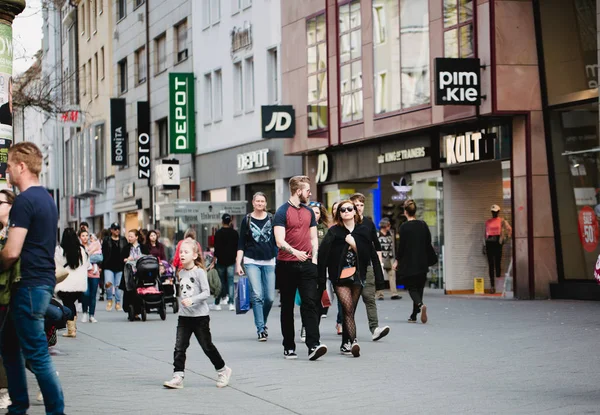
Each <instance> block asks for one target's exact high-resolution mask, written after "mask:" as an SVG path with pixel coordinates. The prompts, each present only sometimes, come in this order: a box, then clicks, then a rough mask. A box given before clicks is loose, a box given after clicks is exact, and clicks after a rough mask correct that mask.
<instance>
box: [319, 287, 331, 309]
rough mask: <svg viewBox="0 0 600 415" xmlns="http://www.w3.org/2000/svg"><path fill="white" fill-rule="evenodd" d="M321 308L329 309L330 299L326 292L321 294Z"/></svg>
mask: <svg viewBox="0 0 600 415" xmlns="http://www.w3.org/2000/svg"><path fill="white" fill-rule="evenodd" d="M321 306H323V307H331V298H330V297H329V293H328V292H327V290H323V294H322V295H321Z"/></svg>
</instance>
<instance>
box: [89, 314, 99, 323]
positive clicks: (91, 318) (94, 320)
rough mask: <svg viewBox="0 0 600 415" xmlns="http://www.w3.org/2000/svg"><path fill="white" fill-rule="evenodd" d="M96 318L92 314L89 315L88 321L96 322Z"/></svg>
mask: <svg viewBox="0 0 600 415" xmlns="http://www.w3.org/2000/svg"><path fill="white" fill-rule="evenodd" d="M97 322H98V320H96V317H94V316H90V323H97Z"/></svg>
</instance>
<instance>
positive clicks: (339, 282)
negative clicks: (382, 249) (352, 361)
mask: <svg viewBox="0 0 600 415" xmlns="http://www.w3.org/2000/svg"><path fill="white" fill-rule="evenodd" d="M338 206H339V207H338V209H337V212H336V215H335V225H334V226H332V227H331V228H330V229H329V231H328V232H327V234H326V235H325V238H324V239H323V243H322V244H321V246H320V248H319V254H318V257H317V258H318V270H319V280H323V279H324V278H325V276H326V274H327V273H329V280H330V281H331V283H332V284H333V287H334V289H335V293H336V295H337V296H338V299H339V300H340V302H341V304H342V309H343V328H344V330H343V335H342V345H341V347H340V352H341V353H342V354H345V355H352V356H354V357H358V356H360V346H359V344H358V341H357V340H356V322H355V321H354V313H355V311H356V306H357V305H358V300H359V299H360V295H361V292H362V289H363V287H364V285H365V280H366V277H367V266H368V265H369V263H371V262H372V263H373V268H374V271H375V279H376V283H377V284H378V285H381V284H382V283H383V280H384V279H383V271H382V270H381V264H380V262H379V258H378V257H377V252H376V251H375V248H374V247H373V241H372V239H371V234H370V233H369V229H367V227H365V226H363V225H361V224H360V222H361V220H360V216H359V215H358V212H357V210H356V207H355V206H354V204H353V203H352V202H351V201H350V200H342V201H341V202H340V203H339V205H338Z"/></svg>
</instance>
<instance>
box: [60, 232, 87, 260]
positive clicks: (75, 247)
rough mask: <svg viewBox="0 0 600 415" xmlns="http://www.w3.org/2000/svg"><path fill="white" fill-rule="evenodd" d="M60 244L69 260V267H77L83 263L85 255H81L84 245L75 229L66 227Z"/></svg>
mask: <svg viewBox="0 0 600 415" xmlns="http://www.w3.org/2000/svg"><path fill="white" fill-rule="evenodd" d="M60 246H61V248H62V249H63V255H64V257H65V258H66V260H67V266H68V267H69V268H71V269H76V268H78V267H79V266H80V265H81V264H83V257H82V256H81V248H82V245H81V241H80V240H79V237H78V236H77V234H76V233H75V229H73V228H66V229H65V230H64V232H63V234H62V240H61V241H60Z"/></svg>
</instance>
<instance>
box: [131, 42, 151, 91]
mask: <svg viewBox="0 0 600 415" xmlns="http://www.w3.org/2000/svg"><path fill="white" fill-rule="evenodd" d="M134 56H135V84H136V85H140V84H143V83H144V82H146V78H147V77H148V68H146V46H145V45H144V46H142V47H140V48H138V49H137V50H136V51H135V52H134Z"/></svg>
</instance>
